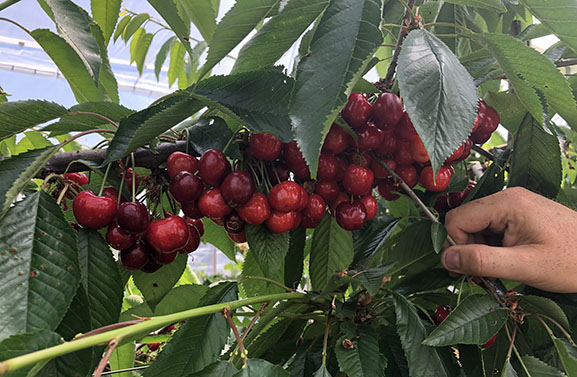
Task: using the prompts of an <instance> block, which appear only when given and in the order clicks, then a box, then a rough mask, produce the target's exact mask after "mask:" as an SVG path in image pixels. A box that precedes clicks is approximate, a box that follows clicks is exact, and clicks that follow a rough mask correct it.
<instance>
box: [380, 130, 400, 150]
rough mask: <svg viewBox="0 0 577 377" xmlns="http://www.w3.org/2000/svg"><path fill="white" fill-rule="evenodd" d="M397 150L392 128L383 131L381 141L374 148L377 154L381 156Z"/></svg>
mask: <svg viewBox="0 0 577 377" xmlns="http://www.w3.org/2000/svg"><path fill="white" fill-rule="evenodd" d="M396 150H397V138H396V136H395V132H394V130H387V131H383V142H382V143H381V145H380V146H379V147H378V148H377V149H376V150H375V152H376V153H377V154H380V155H381V156H384V155H392V154H394V153H395V151H396Z"/></svg>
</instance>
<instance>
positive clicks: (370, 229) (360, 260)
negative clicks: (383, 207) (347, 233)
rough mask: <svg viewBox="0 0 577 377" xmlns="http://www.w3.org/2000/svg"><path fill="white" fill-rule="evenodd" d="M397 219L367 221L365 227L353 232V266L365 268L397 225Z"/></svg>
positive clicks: (381, 218) (380, 218)
mask: <svg viewBox="0 0 577 377" xmlns="http://www.w3.org/2000/svg"><path fill="white" fill-rule="evenodd" d="M399 221H400V220H399V219H392V218H388V217H386V218H383V217H379V218H376V219H374V220H373V221H368V222H367V223H366V224H365V226H364V227H363V228H361V229H359V230H358V231H355V232H353V239H354V250H355V258H354V260H353V266H354V265H357V264H358V265H361V266H367V265H369V262H370V260H371V258H372V257H373V255H374V254H375V253H376V252H377V250H378V249H379V248H380V247H381V245H382V244H383V243H384V242H385V241H386V240H387V239H388V238H389V237H390V236H391V234H392V233H393V231H394V230H395V229H396V228H397V225H399Z"/></svg>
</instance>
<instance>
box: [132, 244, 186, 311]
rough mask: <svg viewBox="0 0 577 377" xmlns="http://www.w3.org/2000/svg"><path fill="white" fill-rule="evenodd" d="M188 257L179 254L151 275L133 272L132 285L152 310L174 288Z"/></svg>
mask: <svg viewBox="0 0 577 377" xmlns="http://www.w3.org/2000/svg"><path fill="white" fill-rule="evenodd" d="M187 260H188V256H187V255H185V254H179V255H178V256H177V257H176V259H175V260H174V262H172V263H171V264H168V265H166V266H162V267H161V268H160V269H159V270H157V271H156V272H153V273H151V274H150V273H146V272H142V271H140V270H139V271H134V272H133V274H132V277H133V278H134V284H135V285H136V287H138V289H140V292H142V295H143V296H144V298H145V299H146V302H147V303H148V305H150V307H151V308H152V309H153V310H154V309H155V307H156V304H158V303H159V302H160V300H162V298H163V297H164V296H166V294H167V293H168V292H169V291H170V290H171V289H172V287H174V285H175V284H176V282H177V281H178V279H180V276H181V275H182V273H183V272H184V269H185V268H186V261H187Z"/></svg>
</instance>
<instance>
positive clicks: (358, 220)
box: [335, 202, 367, 230]
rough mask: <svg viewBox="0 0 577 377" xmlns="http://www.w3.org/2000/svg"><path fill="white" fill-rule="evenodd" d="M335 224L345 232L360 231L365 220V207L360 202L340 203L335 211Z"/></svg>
mask: <svg viewBox="0 0 577 377" xmlns="http://www.w3.org/2000/svg"><path fill="white" fill-rule="evenodd" d="M335 217H336V219H337V223H339V225H340V226H341V228H343V229H345V230H355V229H360V228H362V227H363V225H364V224H365V221H366V219H367V211H366V209H365V206H364V205H363V204H362V203H360V202H355V203H352V204H351V203H346V202H345V203H341V204H339V205H338V207H337V209H336V210H335Z"/></svg>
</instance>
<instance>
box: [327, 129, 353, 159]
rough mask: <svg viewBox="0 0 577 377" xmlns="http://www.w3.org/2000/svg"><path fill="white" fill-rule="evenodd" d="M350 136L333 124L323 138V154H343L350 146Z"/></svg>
mask: <svg viewBox="0 0 577 377" xmlns="http://www.w3.org/2000/svg"><path fill="white" fill-rule="evenodd" d="M350 140H351V136H350V135H349V134H348V133H347V131H345V129H344V128H342V127H341V126H339V125H338V124H335V123H333V124H332V125H331V129H330V130H329V132H328V133H327V136H326V137H325V141H324V143H323V149H322V150H323V152H326V153H332V154H341V153H343V152H344V151H345V150H346V149H347V148H348V147H349V145H350Z"/></svg>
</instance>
